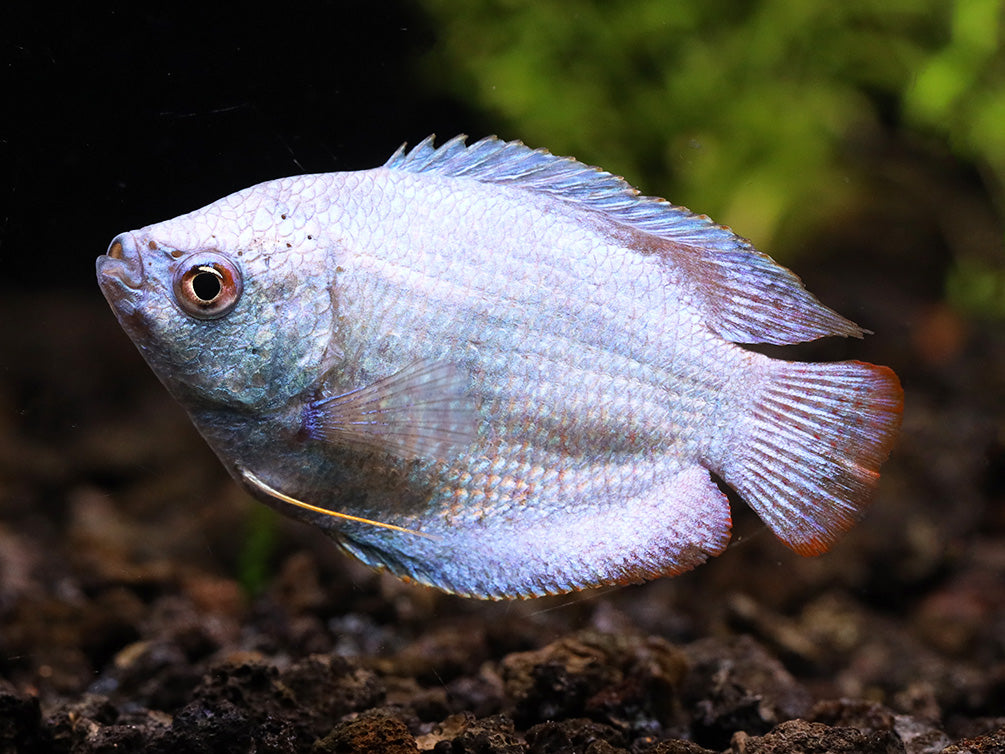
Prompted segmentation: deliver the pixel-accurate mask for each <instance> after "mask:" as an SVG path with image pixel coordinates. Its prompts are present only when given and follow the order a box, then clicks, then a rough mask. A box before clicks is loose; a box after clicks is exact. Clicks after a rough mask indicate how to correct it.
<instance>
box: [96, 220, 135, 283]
mask: <svg viewBox="0 0 1005 754" xmlns="http://www.w3.org/2000/svg"><path fill="white" fill-rule="evenodd" d="M96 266H97V271H98V284H99V285H100V286H101V289H102V291H104V293H105V295H106V296H108V297H109V298H111V295H112V292H113V291H114V290H115V289H118V290H119V292H120V293H126V292H127V291H128V292H132V293H135V292H138V291H140V290H141V289H142V288H143V260H142V259H141V258H140V252H139V248H138V247H137V245H136V239H135V238H133V235H132V233H121V234H119V235H117V236H116V237H115V238H113V239H112V242H111V243H110V244H109V245H108V251H107V252H105V254H104V255H102V256H100V257H98V260H97V265H96ZM123 289H126V290H123Z"/></svg>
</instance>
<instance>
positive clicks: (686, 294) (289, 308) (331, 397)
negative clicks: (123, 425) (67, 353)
mask: <svg viewBox="0 0 1005 754" xmlns="http://www.w3.org/2000/svg"><path fill="white" fill-rule="evenodd" d="M97 277H98V282H99V285H100V288H101V290H102V292H103V293H104V296H105V298H106V299H107V301H108V303H109V304H110V306H111V308H112V310H113V312H114V313H115V316H116V317H117V319H118V321H119V323H120V324H121V326H122V328H123V329H124V330H125V332H126V333H127V334H128V335H129V337H130V338H131V339H132V341H133V343H134V344H135V345H136V347H137V349H138V350H139V352H140V353H141V354H142V356H143V357H144V359H145V360H146V361H147V363H148V364H149V366H150V367H151V368H152V369H153V371H154V372H155V373H156V375H157V376H158V377H159V378H160V380H161V381H162V382H163V384H164V385H165V387H166V388H167V390H168V391H169V392H170V393H171V394H172V395H173V396H174V398H175V399H176V400H177V401H178V402H179V403H181V405H182V406H184V408H185V409H186V411H187V412H188V414H189V416H190V417H191V419H192V421H193V422H194V424H195V426H196V427H197V428H198V430H199V432H200V433H201V434H202V436H203V437H204V438H205V440H206V441H207V442H208V444H209V445H210V446H211V447H212V449H213V450H214V451H215V453H216V455H217V456H218V457H219V459H220V461H221V462H222V463H223V465H224V466H225V467H226V469H227V470H228V471H229V472H230V474H231V475H232V476H233V477H234V479H235V480H237V482H238V483H239V484H240V485H241V486H242V487H243V488H244V489H245V490H247V492H248V493H250V495H251V496H252V497H254V498H256V499H258V500H260V501H262V502H264V503H265V504H267V505H270V506H272V507H273V508H275V509H276V510H278V511H280V512H282V513H284V514H287V515H290V516H293V517H295V518H297V519H300V520H302V521H304V522H307V523H309V524H312V525H315V526H318V527H320V528H321V529H322V530H324V531H325V532H326V533H327V534H329V535H330V537H331V538H332V539H333V540H334V542H335V543H336V544H337V545H338V546H339V547H340V548H341V549H343V550H344V551H345V552H347V553H349V554H351V555H353V556H355V557H356V558H358V559H359V560H361V561H362V562H364V563H366V564H368V565H369V566H372V567H374V568H376V569H378V570H386V571H388V572H390V573H392V574H395V575H397V576H398V577H400V578H402V579H405V580H407V581H411V582H415V583H419V584H424V585H429V586H432V587H436V588H439V589H441V590H444V591H446V592H451V593H455V594H459V595H464V596H468V597H476V598H483V599H505V598H518V597H537V596H542V595H548V594H560V593H565V592H570V591H576V590H580V589H585V588H591V587H598V586H605V585H622V584H631V583H638V582H643V581H647V580H650V579H655V578H658V577H663V576H672V575H676V574H680V573H682V572H685V571H688V570H690V569H692V568H694V567H695V566H697V565H699V564H700V563H702V562H704V561H705V560H707V559H708V558H709V557H711V556H714V555H718V554H720V553H721V552H722V551H723V550H724V549H725V548H726V545H727V543H728V541H729V540H730V536H731V526H732V517H731V509H730V502H729V499H728V496H727V492H726V488H727V487H728V488H731V489H732V490H733V491H734V492H735V493H737V494H738V495H739V496H740V498H742V499H743V500H744V501H746V503H747V504H748V505H749V506H751V507H752V508H753V510H754V511H755V512H756V513H757V514H758V515H759V516H760V518H761V519H762V520H763V522H764V523H765V524H766V525H767V527H768V528H769V529H770V530H771V531H772V532H773V533H774V534H775V535H776V536H777V537H778V538H779V539H780V540H781V541H782V542H783V543H784V544H785V545H787V546H788V547H789V548H791V549H792V550H794V551H795V552H797V553H800V554H802V555H818V554H820V553H823V552H825V551H827V550H828V549H829V548H830V547H831V546H832V545H833V544H834V543H835V542H836V541H837V539H838V538H839V537H840V536H841V535H842V534H843V533H845V532H846V531H847V530H848V529H850V528H851V527H852V526H853V525H854V524H855V523H856V522H857V521H858V520H859V519H860V518H861V517H862V516H863V515H864V512H865V510H866V508H867V506H868V503H869V501H870V499H871V498H872V496H873V492H874V490H875V488H876V486H877V483H878V480H879V469H880V466H881V464H883V463H884V461H885V460H886V459H887V457H888V456H889V454H890V452H891V450H892V447H893V444H894V441H895V438H896V435H897V433H898V430H899V426H900V419H901V413H902V408H903V391H902V389H901V386H900V383H899V381H898V379H897V376H896V374H895V373H894V372H893V371H892V370H891V369H889V368H888V367H884V366H876V365H873V364H868V363H864V362H860V361H840V362H829V363H808V362H798V361H787V360H782V359H776V358H770V357H769V356H767V355H764V354H762V353H758V352H756V351H754V350H751V349H749V348H745V347H744V345H747V344H759V343H767V344H776V345H788V344H794V343H801V342H805V341H810V340H814V339H817V338H821V337H824V336H845V337H854V338H861V337H863V335H865V334H866V332H867V331H865V330H863V329H862V328H861V327H859V326H858V325H856V324H855V323H853V322H851V321H850V320H848V319H846V318H844V317H843V316H841V315H840V314H838V313H836V312H835V311H833V310H832V309H830V308H828V307H827V306H825V305H824V304H822V303H821V302H820V301H819V300H818V299H817V298H816V297H814V296H813V295H812V294H811V293H809V292H808V291H807V290H806V288H805V287H804V286H803V284H802V282H801V281H800V280H799V278H798V277H796V275H795V274H794V273H792V272H791V271H790V270H788V269H786V268H785V267H783V266H781V265H779V264H778V263H776V262H775V261H774V260H772V259H771V258H770V257H769V256H767V255H765V254H763V253H761V252H759V251H757V250H756V249H755V248H754V247H753V246H752V245H751V244H750V243H749V242H748V241H747V240H745V239H743V238H742V237H740V236H738V235H737V234H735V233H734V232H733V231H732V230H730V229H728V228H726V227H724V226H721V225H718V224H716V223H714V222H713V221H712V220H710V219H709V218H708V217H706V216H704V215H698V214H694V213H692V212H690V211H689V210H687V209H685V208H683V207H679V206H676V205H674V204H671V203H670V202H668V201H666V200H664V199H660V198H655V197H648V196H645V195H643V194H641V193H640V192H639V191H638V190H636V189H635V188H633V187H632V186H631V185H630V184H629V183H627V182H626V181H625V180H624V179H622V178H620V177H618V176H615V175H613V174H611V173H608V172H606V171H604V170H602V169H600V168H596V167H591V166H588V165H586V164H583V163H581V162H578V161H577V160H575V159H573V158H570V157H559V156H556V155H553V154H551V153H550V152H548V151H547V150H543V149H532V148H530V147H528V146H526V145H524V144H523V143H522V142H519V141H504V140H502V139H498V138H496V137H487V138H484V139H481V140H479V141H476V142H474V143H470V144H469V143H468V140H467V137H465V136H463V135H461V136H458V137H456V138H453V139H451V140H449V141H446V142H445V143H443V144H442V145H440V146H437V145H436V144H435V143H434V139H433V137H432V136H431V137H429V138H427V139H425V140H424V141H422V142H421V143H419V144H417V145H416V146H415V147H413V148H411V149H408V148H407V145H402V146H401V147H400V148H399V149H398V150H397V151H396V152H394V154H393V155H392V156H391V157H390V159H388V160H387V162H386V163H385V164H384V165H382V166H381V167H377V168H374V169H369V170H360V171H347V172H334V173H321V174H310V175H300V176H293V177H287V178H280V179H277V180H272V181H268V182H265V183H260V184H258V185H256V186H252V187H251V188H247V189H244V190H242V191H238V192H236V193H234V194H231V195H230V196H227V197H225V198H222V199H220V200H218V201H216V202H214V203H212V204H209V205H207V206H205V207H203V208H202V209H198V210H195V211H193V212H190V213H188V214H185V215H181V216H179V217H176V218H174V219H171V220H167V221H164V222H159V223H155V224H152V225H147V226H145V227H143V228H140V229H138V230H133V231H130V232H127V233H122V234H120V235H118V236H116V237H115V238H114V239H113V240H112V242H111V244H110V245H109V247H108V250H107V252H106V253H105V254H104V255H102V256H99V257H98V259H97Z"/></svg>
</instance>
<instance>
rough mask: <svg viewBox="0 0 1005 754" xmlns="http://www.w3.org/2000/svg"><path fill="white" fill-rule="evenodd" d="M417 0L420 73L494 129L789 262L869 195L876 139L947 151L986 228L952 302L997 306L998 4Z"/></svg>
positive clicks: (1001, 144)
mask: <svg viewBox="0 0 1005 754" xmlns="http://www.w3.org/2000/svg"><path fill="white" fill-rule="evenodd" d="M421 2H422V5H423V6H424V7H425V9H426V11H427V13H428V14H429V15H430V16H431V17H432V18H433V19H434V22H435V26H436V29H437V37H438V39H437V43H436V45H435V46H434V47H433V49H431V50H430V52H429V54H428V56H427V57H426V59H425V61H424V64H425V69H424V74H425V77H426V79H427V81H428V82H429V83H430V84H431V85H433V86H440V87H442V88H443V90H444V91H445V92H448V93H449V94H451V95H452V96H454V97H459V98H462V99H464V100H466V101H469V102H471V103H472V104H474V105H475V106H477V107H479V108H481V109H482V110H484V111H487V112H488V113H489V114H490V115H491V117H492V119H493V120H492V122H493V123H496V124H501V126H502V127H500V128H499V131H500V134H499V135H500V136H503V137H506V138H513V137H515V136H519V138H521V139H523V140H524V141H526V142H527V143H528V144H530V145H532V146H547V147H548V148H549V149H550V150H551V151H553V152H555V153H558V154H571V155H575V156H576V157H578V158H579V159H581V160H583V161H585V162H589V163H592V164H596V165H600V166H602V167H604V168H605V169H607V170H610V171H611V172H615V173H618V174H621V175H624V176H625V177H626V178H628V179H629V181H630V182H632V183H633V184H635V185H637V186H640V187H642V188H644V189H645V191H646V192H647V193H652V194H658V195H662V196H665V197H667V198H669V199H671V200H672V201H675V202H677V203H681V204H686V205H688V206H690V207H691V208H692V209H695V210H697V211H701V212H703V213H706V214H708V215H710V216H712V217H714V218H715V219H716V220H717V221H719V222H722V223H724V224H727V225H730V226H732V227H733V228H735V229H737V230H738V231H739V232H740V233H741V234H742V235H744V236H746V237H748V238H750V239H751V240H752V241H753V242H754V243H755V244H756V245H757V246H758V247H759V248H762V249H764V250H766V251H769V253H771V254H773V255H775V256H777V257H779V258H782V259H786V258H791V256H792V255H793V254H794V253H795V252H796V251H797V250H799V249H800V248H802V246H801V243H803V242H805V240H806V238H807V237H808V234H811V233H812V232H813V231H814V230H815V229H817V228H819V226H820V225H821V224H822V223H826V222H829V221H830V222H833V218H835V217H841V216H842V214H845V213H848V212H849V211H850V210H853V209H854V205H855V204H856V202H861V201H863V197H868V196H870V193H874V192H875V186H873V187H872V188H871V189H870V187H869V186H868V185H867V184H868V182H869V180H870V176H869V170H868V163H869V158H868V154H866V155H865V156H864V157H863V154H862V152H863V151H864V152H866V153H867V152H868V150H869V148H870V147H869V145H875V144H880V143H884V141H887V142H888V141H896V142H898V143H905V142H906V143H913V144H917V145H920V146H919V148H921V149H929V150H934V151H938V150H944V151H945V152H946V153H947V154H949V155H951V156H952V157H953V158H956V159H959V160H962V161H964V162H965V163H967V164H968V165H970V166H972V168H973V170H974V173H975V174H976V176H977V181H978V182H979V183H981V184H983V189H984V190H985V191H986V192H987V195H988V196H989V197H990V204H991V206H992V208H993V213H994V214H995V215H996V217H997V219H998V222H996V223H995V227H996V228H997V230H996V232H995V233H993V234H992V236H993V237H992V238H991V240H990V243H985V242H983V241H982V242H981V243H979V244H977V245H978V246H980V247H981V248H978V249H976V250H973V249H971V248H970V247H967V246H966V245H964V247H963V248H964V249H965V250H964V251H963V252H962V253H959V254H957V255H956V256H957V258H956V259H955V260H954V262H953V263H952V266H951V269H950V270H949V272H948V273H947V279H946V282H945V290H946V296H947V298H948V300H949V301H950V302H951V303H952V304H953V305H954V306H956V307H958V308H961V309H965V310H967V311H968V313H970V314H978V315H988V316H997V317H1005V260H1002V259H1001V256H1002V244H1003V241H1005V239H1003V237H1002V236H1003V234H1002V230H1001V229H1002V227H1003V225H1002V223H1001V219H1002V218H1003V217H1005V189H1003V187H1005V53H1003V46H1002V40H1001V35H1002V28H1003V18H1005V3H1003V0H884V1H882V2H881V1H879V0H841V2H828V1H827V0H753V1H751V2H733V1H727V0H575V1H572V0H487V1H483V2H470V3H468V2H464V3H458V2H454V0H421ZM891 134H892V136H891ZM442 136H448V135H447V134H442ZM856 150H858V153H856ZM964 221H965V218H960V223H961V225H962V224H963V223H964ZM953 222H954V221H953V220H948V221H947V223H949V224H952V223H953ZM953 232H955V231H953V230H952V229H950V230H949V231H948V233H950V234H952V233H953ZM959 232H961V233H965V232H966V228H960V229H959ZM970 246H973V244H971V245H970ZM966 249H970V250H969V251H967V250H966Z"/></svg>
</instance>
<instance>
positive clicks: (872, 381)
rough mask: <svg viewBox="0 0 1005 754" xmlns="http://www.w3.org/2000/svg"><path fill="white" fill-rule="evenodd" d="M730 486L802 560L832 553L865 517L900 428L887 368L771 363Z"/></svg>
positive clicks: (895, 388)
mask: <svg viewBox="0 0 1005 754" xmlns="http://www.w3.org/2000/svg"><path fill="white" fill-rule="evenodd" d="M769 370H770V372H771V379H770V380H769V382H768V384H767V385H766V387H765V388H764V389H763V391H762V393H761V395H760V396H759V397H758V398H757V400H756V403H755V405H754V412H753V415H752V416H751V417H750V419H749V423H748V426H747V432H746V433H745V435H744V436H743V438H742V440H741V441H740V442H739V443H737V444H738V446H739V447H737V448H736V449H735V450H734V454H733V456H732V458H731V459H730V460H729V462H728V463H727V465H726V468H725V469H724V470H723V478H724V479H725V480H726V482H727V483H729V484H730V485H731V486H732V487H733V488H734V489H736V491H737V492H739V493H740V495H741V496H742V497H743V498H744V499H745V500H746V501H747V502H748V503H749V504H750V506H751V507H752V508H753V509H754V510H755V511H757V513H758V515H759V516H760V517H761V518H762V519H763V520H764V522H765V523H766V524H767V525H768V526H769V527H771V530H772V531H773V532H774V533H775V535H776V536H777V537H778V538H779V539H781V540H782V541H783V542H785V544H787V545H788V546H789V547H791V548H792V549H793V550H795V551H796V552H798V553H799V554H801V555H819V554H820V553H822V552H826V551H827V550H828V549H829V548H830V546H831V545H832V544H833V543H834V542H835V540H837V539H838V537H839V536H840V535H841V534H842V533H844V532H845V531H847V530H848V529H849V528H851V526H852V525H853V524H855V522H856V521H858V519H859V518H860V517H861V515H862V512H863V511H864V510H865V508H866V506H867V505H868V504H869V500H870V498H871V497H872V493H873V490H874V489H875V487H876V483H877V482H878V480H879V467H880V465H881V464H882V463H883V462H884V461H885V460H886V458H887V456H888V455H889V454H890V450H891V448H892V447H893V443H894V440H895V439H896V436H897V431H898V429H899V428H900V416H901V411H902V409H903V404H904V393H903V391H902V390H901V387H900V381H899V380H898V379H897V375H896V374H894V373H893V371H892V370H891V369H888V368H887V367H881V366H876V365H874V364H866V363H864V362H861V361H843V362H836V363H830V364H802V363H794V362H771V365H770V367H769Z"/></svg>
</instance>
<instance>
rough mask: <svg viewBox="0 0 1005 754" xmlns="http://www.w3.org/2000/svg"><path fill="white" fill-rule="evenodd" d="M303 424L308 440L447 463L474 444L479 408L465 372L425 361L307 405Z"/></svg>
mask: <svg viewBox="0 0 1005 754" xmlns="http://www.w3.org/2000/svg"><path fill="white" fill-rule="evenodd" d="M303 422H304V430H305V432H306V434H307V435H308V437H311V438H313V439H316V440H323V441H325V442H330V443H334V444H336V445H345V446H350V447H356V448H361V449H365V450H377V451H383V452H386V453H390V454H392V455H395V456H399V457H401V458H405V459H408V460H412V459H416V458H429V459H434V460H438V461H447V460H449V459H450V458H452V457H453V456H454V455H455V454H456V453H457V452H458V451H459V450H461V449H462V448H463V447H465V446H467V445H469V444H470V443H471V442H472V441H473V440H474V438H475V435H476V433H477V430H478V408H477V405H476V404H475V401H474V399H473V397H472V396H471V394H470V391H469V377H468V375H467V373H466V372H465V371H464V370H463V369H461V368H460V367H458V366H457V365H455V364H452V363H450V362H447V361H438V360H434V359H423V360H420V361H416V362H415V363H413V364H410V365H409V366H407V367H405V368H404V369H402V370H401V371H399V372H395V373H394V374H392V375H389V376H387V377H384V378H381V379H379V380H377V381H376V382H373V383H371V384H369V385H365V386H363V387H361V388H358V389H356V390H353V391H351V392H348V393H344V394H342V395H337V396H334V397H331V398H322V399H321V400H318V401H314V402H312V403H310V404H308V405H307V406H306V407H305V408H304V412H303Z"/></svg>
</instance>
